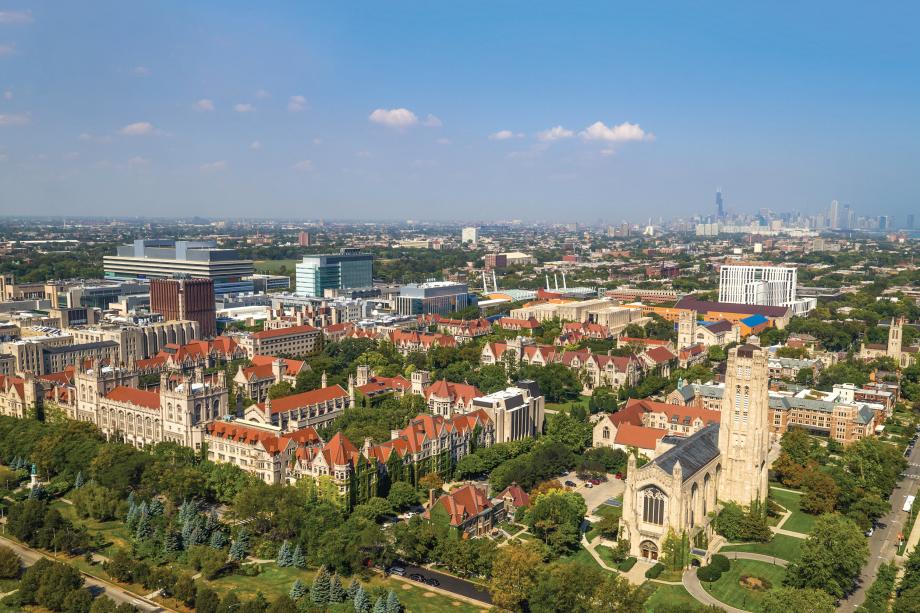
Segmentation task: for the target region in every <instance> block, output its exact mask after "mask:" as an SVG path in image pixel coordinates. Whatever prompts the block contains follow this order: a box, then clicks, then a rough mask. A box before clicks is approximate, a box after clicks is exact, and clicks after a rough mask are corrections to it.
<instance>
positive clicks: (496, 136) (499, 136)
mask: <svg viewBox="0 0 920 613" xmlns="http://www.w3.org/2000/svg"><path fill="white" fill-rule="evenodd" d="M512 138H524V135H523V134H521V133H520V132H512V131H511V130H499V131H498V132H493V133H492V134H489V140H509V139H512Z"/></svg>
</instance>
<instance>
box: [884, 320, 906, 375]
mask: <svg viewBox="0 0 920 613" xmlns="http://www.w3.org/2000/svg"><path fill="white" fill-rule="evenodd" d="M903 330H904V318H903V317H895V318H894V319H892V320H891V327H890V328H888V353H887V355H888V357H889V358H891V359H893V360H894V361H895V362H897V363H898V364H899V365H900V364H901V332H902V331H903Z"/></svg>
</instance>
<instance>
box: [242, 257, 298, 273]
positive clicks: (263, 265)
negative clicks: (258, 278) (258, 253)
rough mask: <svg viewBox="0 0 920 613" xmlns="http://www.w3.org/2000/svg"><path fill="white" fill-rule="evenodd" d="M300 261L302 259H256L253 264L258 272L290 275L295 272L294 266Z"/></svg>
mask: <svg viewBox="0 0 920 613" xmlns="http://www.w3.org/2000/svg"><path fill="white" fill-rule="evenodd" d="M300 262H301V260H256V261H255V262H254V263H253V264H254V265H255V268H256V272H258V273H264V274H269V275H290V274H292V273H293V272H294V270H295V268H294V267H295V266H296V265H297V264H299V263H300ZM282 266H284V271H282V270H281V267H282Z"/></svg>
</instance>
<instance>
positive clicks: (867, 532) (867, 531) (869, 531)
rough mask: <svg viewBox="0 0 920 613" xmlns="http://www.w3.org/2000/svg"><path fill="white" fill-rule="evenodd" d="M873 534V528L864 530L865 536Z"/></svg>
mask: <svg viewBox="0 0 920 613" xmlns="http://www.w3.org/2000/svg"><path fill="white" fill-rule="evenodd" d="M873 534H875V528H869V529H868V530H866V536H872V535H873Z"/></svg>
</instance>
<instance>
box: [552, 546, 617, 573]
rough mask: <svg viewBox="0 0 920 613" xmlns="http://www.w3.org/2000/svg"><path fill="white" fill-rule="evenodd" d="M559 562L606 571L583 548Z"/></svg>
mask: <svg viewBox="0 0 920 613" xmlns="http://www.w3.org/2000/svg"><path fill="white" fill-rule="evenodd" d="M559 561H560V562H564V563H566V564H578V565H580V566H590V567H592V568H597V569H600V570H604V571H606V570H607V569H605V568H602V567H601V565H600V564H598V563H597V561H596V560H595V559H594V558H593V557H592V556H591V554H590V553H589V552H588V550H587V549H585V548H584V547H579V549H578V551H577V552H576V553H574V554H572V555H570V556H566V557H564V558H560V559H559Z"/></svg>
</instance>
